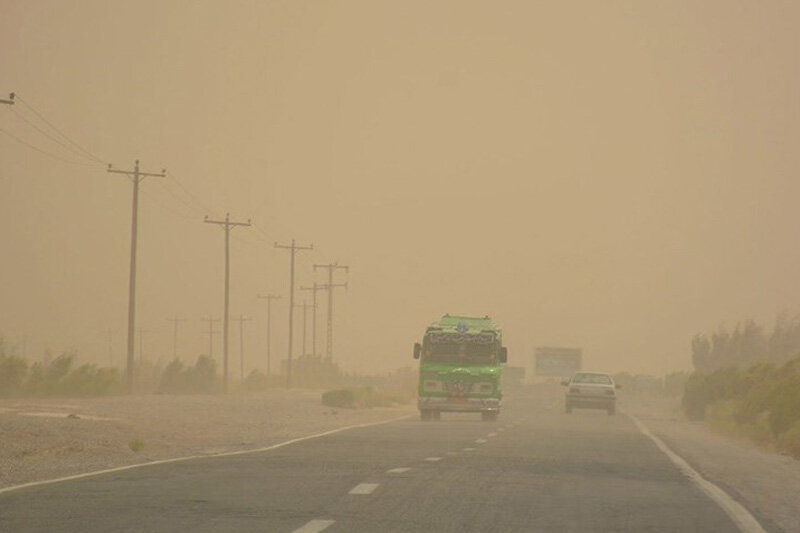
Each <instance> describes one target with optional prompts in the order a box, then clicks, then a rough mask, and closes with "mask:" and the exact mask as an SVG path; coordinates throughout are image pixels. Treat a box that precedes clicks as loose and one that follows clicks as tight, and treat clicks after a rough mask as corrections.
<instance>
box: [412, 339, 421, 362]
mask: <svg viewBox="0 0 800 533" xmlns="http://www.w3.org/2000/svg"><path fill="white" fill-rule="evenodd" d="M420 355H422V345H421V344H420V343H418V342H415V343H414V359H419V356H420Z"/></svg>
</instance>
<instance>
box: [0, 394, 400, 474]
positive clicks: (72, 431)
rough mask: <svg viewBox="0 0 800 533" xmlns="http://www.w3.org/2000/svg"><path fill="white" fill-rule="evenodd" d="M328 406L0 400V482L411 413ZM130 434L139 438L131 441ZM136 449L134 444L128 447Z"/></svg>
mask: <svg viewBox="0 0 800 533" xmlns="http://www.w3.org/2000/svg"><path fill="white" fill-rule="evenodd" d="M414 410H415V407H414V406H412V405H406V406H397V407H386V408H373V409H333V408H330V407H326V406H324V405H322V403H321V401H320V392H319V391H303V390H292V391H286V390H271V391H266V392H263V393H253V394H236V395H230V396H201V395H196V396H195V395H186V396H167V395H148V396H132V397H125V396H120V397H108V398H81V399H74V398H70V399H14V400H0V488H2V487H7V486H11V485H17V484H21V483H27V482H30V481H38V480H44V479H52V478H57V477H62V476H69V475H74V474H80V473H84V472H90V471H94V470H102V469H106V468H112V467H117V466H125V465H130V464H136V463H146V462H149V461H153V460H158V459H168V458H174V457H185V456H190V455H198V454H201V455H202V454H214V453H221V452H228V451H238V450H246V449H253V448H259V447H263V446H268V445H270V444H275V443H278V442H282V441H285V440H288V439H292V438H296V437H302V436H305V435H311V434H314V433H319V432H322V431H326V430H330V429H334V428H338V427H343V426H348V425H352V424H361V423H367V422H375V421H379V420H386V419H390V418H395V417H399V416H402V415H405V414H411V413H413V412H414ZM134 440H137V441H140V442H141V443H143V445H144V447H143V448H142V449H138V447H137V446H135V445H133V446H132V443H133V441H134ZM134 449H137V450H138V451H134Z"/></svg>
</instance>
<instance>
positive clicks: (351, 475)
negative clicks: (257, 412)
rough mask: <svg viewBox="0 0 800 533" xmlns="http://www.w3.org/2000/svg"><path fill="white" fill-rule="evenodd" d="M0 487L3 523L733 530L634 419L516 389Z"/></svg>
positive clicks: (35, 526) (89, 527)
mask: <svg viewBox="0 0 800 533" xmlns="http://www.w3.org/2000/svg"><path fill="white" fill-rule="evenodd" d="M508 404H509V405H508V409H506V410H505V411H504V412H503V413H502V414H501V417H500V419H499V421H498V422H495V423H490V422H482V421H480V419H479V417H478V416H475V415H451V416H448V415H444V416H443V418H442V420H441V421H438V422H421V421H419V420H417V419H416V418H409V419H406V420H400V421H396V422H391V423H388V424H384V425H378V426H372V427H364V428H355V429H351V430H348V431H344V432H341V433H336V434H333V435H328V436H324V437H320V438H316V439H311V440H306V441H303V442H298V443H295V444H292V445H289V446H286V447H282V448H279V449H276V450H272V451H268V452H260V453H253V454H246V455H237V456H229V457H212V458H204V459H197V460H191V461H186V462H179V463H171V464H164V465H155V466H149V467H145V468H138V469H133V470H128V471H122V472H115V473H109V474H103V475H100V476H96V477H89V478H83V479H79V480H74V481H67V482H60V483H55V484H50V485H42V486H37V487H30V488H26V489H21V490H18V491H14V492H9V493H5V494H0V531H3V532H27V531H59V532H61V531H64V532H72V531H74V532H86V531H137V532H140V531H191V532H203V531H236V532H240V531H259V532H281V533H283V532H286V533H290V532H294V531H302V532H305V533H310V532H316V531H323V530H324V531H326V533H327V532H345V531H347V532H362V531H363V532H376V531H378V532H382V533H383V532H394V531H397V532H416V531H419V532H438V531H443V532H466V531H480V532H511V531H524V532H530V531H559V532H561V531H636V532H640V531H713V532H721V531H736V530H737V528H736V526H735V525H734V523H733V522H732V521H731V519H730V518H728V516H727V515H726V514H725V513H724V512H723V511H722V510H721V508H720V507H719V506H718V505H717V504H716V503H714V502H713V501H712V500H710V499H709V498H708V497H707V496H706V495H705V494H704V493H703V492H702V491H701V490H700V489H699V488H697V487H696V486H695V485H694V484H693V483H692V482H691V481H690V480H689V479H687V478H686V477H685V476H684V475H683V474H681V472H680V471H679V470H678V469H677V468H676V467H675V466H674V465H673V464H672V462H670V460H669V459H668V458H667V457H666V456H665V455H664V453H663V452H662V451H660V450H659V449H658V448H657V447H656V446H655V445H654V444H653V442H652V441H651V440H649V439H648V438H647V437H646V436H644V435H643V434H642V433H641V432H640V431H639V430H638V429H637V428H636V426H635V425H634V423H633V422H632V421H631V420H630V419H629V418H628V417H626V416H625V415H622V414H618V415H617V416H608V415H607V414H606V413H605V412H602V411H581V410H576V411H575V412H574V414H572V415H566V414H564V413H563V411H562V409H561V406H560V405H558V404H556V403H554V401H553V399H552V398H534V397H519V398H517V399H516V400H513V401H511V402H508Z"/></svg>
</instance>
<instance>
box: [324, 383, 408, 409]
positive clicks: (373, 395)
mask: <svg viewBox="0 0 800 533" xmlns="http://www.w3.org/2000/svg"><path fill="white" fill-rule="evenodd" d="M394 403H397V399H396V397H395V396H392V395H389V394H387V393H385V392H382V391H379V390H377V389H374V388H372V387H347V388H344V389H335V390H329V391H326V392H323V393H322V404H323V405H327V406H329V407H349V408H364V407H388V406H390V405H392V404H394Z"/></svg>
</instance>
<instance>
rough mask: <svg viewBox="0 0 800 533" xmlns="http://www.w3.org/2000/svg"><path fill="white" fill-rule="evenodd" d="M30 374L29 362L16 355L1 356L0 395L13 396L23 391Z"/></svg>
mask: <svg viewBox="0 0 800 533" xmlns="http://www.w3.org/2000/svg"><path fill="white" fill-rule="evenodd" d="M27 374H28V362H27V361H26V360H25V359H23V358H22V357H19V356H16V355H2V354H0V395H4V396H5V395H12V394H16V393H18V392H19V391H20V390H21V389H22V385H23V383H24V382H25V378H26V377H27Z"/></svg>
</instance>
